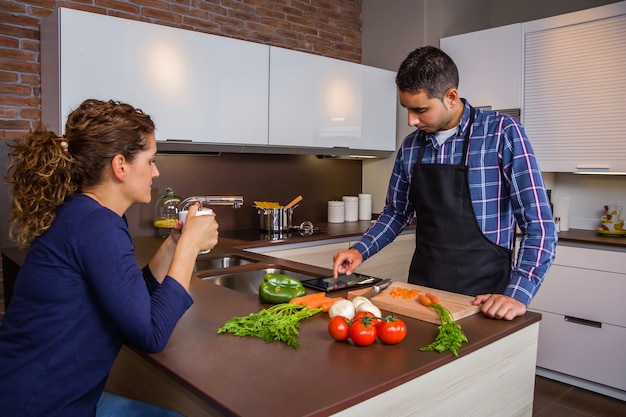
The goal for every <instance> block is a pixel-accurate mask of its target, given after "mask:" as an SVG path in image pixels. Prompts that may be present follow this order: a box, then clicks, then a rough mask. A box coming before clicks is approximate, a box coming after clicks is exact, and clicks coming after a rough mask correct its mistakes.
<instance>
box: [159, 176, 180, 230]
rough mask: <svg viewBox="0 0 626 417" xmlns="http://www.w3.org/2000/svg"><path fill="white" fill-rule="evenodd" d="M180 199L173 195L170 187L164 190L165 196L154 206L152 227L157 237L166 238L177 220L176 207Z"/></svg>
mask: <svg viewBox="0 0 626 417" xmlns="http://www.w3.org/2000/svg"><path fill="white" fill-rule="evenodd" d="M181 201H182V198H181V197H179V196H177V195H176V194H174V189H173V188H172V187H167V188H165V194H163V195H162V196H160V197H159V198H158V199H157V201H156V202H155V204H154V227H155V228H156V231H157V235H158V236H159V237H162V238H166V237H168V236H169V235H170V233H171V232H172V228H173V227H174V225H175V224H176V221H177V220H178V206H179V205H180V202H181Z"/></svg>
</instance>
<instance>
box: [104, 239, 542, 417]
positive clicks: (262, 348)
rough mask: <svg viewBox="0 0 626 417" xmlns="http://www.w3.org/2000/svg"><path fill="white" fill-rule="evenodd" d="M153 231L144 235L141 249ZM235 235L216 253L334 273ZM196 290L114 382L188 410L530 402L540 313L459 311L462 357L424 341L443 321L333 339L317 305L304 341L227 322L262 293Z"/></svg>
mask: <svg viewBox="0 0 626 417" xmlns="http://www.w3.org/2000/svg"><path fill="white" fill-rule="evenodd" d="M155 243H158V241H157V242H154V240H150V239H143V238H142V239H139V240H138V244H137V254H138V258H139V260H140V261H142V260H144V259H143V257H144V256H149V254H150V253H152V250H153V246H154V244H155ZM237 246H238V243H237V242H236V241H228V240H227V239H221V240H220V244H219V245H218V246H217V247H216V248H215V249H214V250H213V251H212V252H211V254H210V255H207V256H224V255H232V254H245V256H246V257H252V258H256V260H258V261H259V263H260V264H264V265H281V266H283V267H288V268H290V269H293V270H297V271H300V272H305V273H309V274H312V275H318V276H324V275H328V273H329V270H326V269H323V268H317V267H312V266H307V265H303V264H298V263H295V262H290V261H285V260H281V259H277V258H272V257H269V256H266V255H260V254H250V253H247V252H240V249H238V248H237ZM258 265H259V264H257V266H250V265H248V266H242V267H239V268H240V269H241V270H243V269H249V268H254V267H258ZM216 273H217V271H216ZM190 293H191V295H192V297H193V299H194V305H193V306H192V307H191V308H190V309H189V311H188V312H187V313H186V314H185V315H184V316H183V317H182V319H181V320H180V322H179V323H178V325H177V327H176V329H175V331H174V333H173V335H172V338H171V339H170V341H169V343H168V344H167V346H166V348H165V350H164V351H163V352H160V353H156V354H145V353H142V352H137V351H135V350H132V349H129V348H124V349H123V350H122V352H121V353H120V356H119V357H118V360H117V362H116V364H115V366H114V368H113V370H112V372H111V375H110V378H109V382H108V386H107V389H109V390H112V391H114V392H117V393H120V394H124V395H127V396H131V397H135V398H137V399H140V400H143V401H149V402H152V403H156V404H159V405H162V406H166V407H170V408H173V409H176V410H178V411H180V412H182V413H183V414H186V415H188V416H190V417H200V416H251V417H252V416H254V417H260V416H272V417H277V416H329V415H337V416H367V415H371V416H381V415H393V416H403V415H405V416H419V415H424V416H436V415H442V416H443V415H445V416H457V415H458V416H467V415H481V416H482V415H498V416H530V415H531V414H532V401H533V388H534V378H535V358H536V352H537V335H538V328H539V320H540V317H541V316H540V315H539V314H537V313H528V314H526V315H525V316H524V317H519V318H517V319H515V320H513V321H511V322H506V321H498V320H491V319H488V318H486V317H484V316H482V315H481V314H476V315H473V316H470V317H467V318H465V319H462V320H460V321H459V323H460V324H461V326H462V327H463V330H464V332H465V333H466V335H467V337H468V339H469V342H468V343H466V344H464V345H463V348H462V349H461V350H460V351H459V357H458V358H455V357H454V356H453V355H452V354H450V353H443V354H439V353H435V352H421V351H420V350H419V348H420V347H423V346H426V345H428V344H429V343H430V342H432V341H433V340H434V338H435V337H436V335H437V326H436V325H434V324H430V323H427V322H423V321H420V320H415V319H411V318H407V317H402V318H403V319H404V320H405V321H406V323H407V328H408V331H407V337H406V339H405V340H404V341H403V342H402V343H400V344H398V345H392V346H388V345H383V344H381V343H379V342H377V343H375V344H374V345H372V346H369V347H357V346H354V345H351V344H350V343H340V342H335V341H333V340H332V339H331V338H330V336H329V335H328V333H327V329H326V326H327V323H328V316H327V315H326V314H325V313H324V314H318V315H316V316H314V317H311V318H309V319H307V320H305V321H304V322H302V324H301V326H300V337H299V341H300V348H299V349H297V350H296V349H293V348H291V347H288V346H287V345H284V344H282V343H279V342H272V343H265V342H263V341H262V340H261V339H257V338H253V337H237V336H233V335H230V334H219V335H218V334H217V329H218V328H219V327H221V326H222V325H223V324H224V323H225V322H226V321H227V320H228V319H230V318H232V317H235V316H246V315H248V314H250V313H252V312H256V311H258V310H259V309H260V308H261V307H262V305H261V304H260V303H259V301H258V299H257V297H256V295H253V294H244V293H240V292H237V291H233V290H231V289H228V288H224V287H220V286H218V285H215V284H213V283H211V282H208V281H203V280H201V279H194V280H192V284H191V287H190ZM339 294H342V293H339ZM343 295H345V294H343ZM383 313H385V312H383Z"/></svg>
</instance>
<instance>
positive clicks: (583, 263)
mask: <svg viewBox="0 0 626 417" xmlns="http://www.w3.org/2000/svg"><path fill="white" fill-rule="evenodd" d="M554 264H555V265H565V266H572V267H576V268H587V269H594V270H597V271H607V272H615V273H618V274H625V275H626V252H614V251H609V250H601V249H587V248H577V247H573V246H564V245H559V246H558V247H557V250H556V259H555V260H554Z"/></svg>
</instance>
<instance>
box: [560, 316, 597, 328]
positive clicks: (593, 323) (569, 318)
mask: <svg viewBox="0 0 626 417" xmlns="http://www.w3.org/2000/svg"><path fill="white" fill-rule="evenodd" d="M565 321H567V322H570V323H576V324H582V325H583V326H589V327H597V328H598V329H601V328H602V323H600V322H599V321H593V320H587V319H581V318H579V317H572V316H565Z"/></svg>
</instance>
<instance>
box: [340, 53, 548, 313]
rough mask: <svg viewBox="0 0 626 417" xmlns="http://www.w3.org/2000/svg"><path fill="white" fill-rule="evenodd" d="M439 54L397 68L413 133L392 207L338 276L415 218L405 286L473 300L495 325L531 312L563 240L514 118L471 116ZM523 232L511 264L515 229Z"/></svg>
mask: <svg viewBox="0 0 626 417" xmlns="http://www.w3.org/2000/svg"><path fill="white" fill-rule="evenodd" d="M458 83H459V75H458V70H457V67H456V65H455V63H454V62H453V61H452V59H451V58H450V57H449V56H448V55H446V54H445V53H444V52H443V51H441V50H440V49H437V48H434V47H430V46H427V47H423V48H418V49H416V50H415V51H413V52H412V53H411V54H409V56H408V57H407V58H406V59H405V60H404V62H403V63H402V64H401V65H400V69H399V70H398V74H397V76H396V84H397V87H398V93H399V98H400V104H401V105H402V106H403V107H405V108H406V109H407V110H408V122H409V125H410V126H415V127H416V128H417V129H416V130H415V132H413V133H411V134H409V135H408V136H407V137H406V138H405V139H404V141H403V142H402V145H401V147H400V149H399V151H398V154H397V157H396V161H395V165H394V168H393V172H392V175H391V179H390V183H389V189H388V192H387V198H386V202H385V208H384V209H383V212H382V213H381V215H380V216H379V218H378V220H377V221H376V223H375V224H374V225H372V226H371V227H370V228H369V230H367V231H366V232H365V233H364V235H363V236H362V238H361V240H360V241H359V242H357V243H356V244H355V245H353V246H352V247H351V248H350V249H348V250H347V251H343V252H340V253H337V254H335V256H334V259H333V261H334V265H333V270H334V276H335V277H337V276H338V274H339V273H346V274H351V273H352V272H354V270H355V269H356V268H357V267H358V266H359V265H360V264H361V263H362V262H363V261H364V260H366V259H367V258H369V257H370V256H373V255H374V254H376V253H377V252H378V251H380V250H381V249H382V248H383V247H385V246H386V245H387V244H389V243H391V242H392V241H393V240H394V239H395V238H396V236H398V234H399V233H400V232H401V231H402V230H403V229H404V228H405V227H406V226H407V225H408V224H409V223H411V221H412V220H413V218H414V217H415V219H416V248H415V253H414V255H413V259H412V261H411V267H410V271H409V279H408V281H409V282H410V283H413V284H418V285H423V286H428V287H432V288H438V289H442V290H446V291H453V292H457V293H462V294H467V295H472V296H476V298H475V299H474V304H475V305H482V306H481V311H482V312H483V313H484V314H485V315H486V316H488V317H492V318H497V319H505V320H512V319H513V318H515V317H517V316H520V315H523V314H525V313H526V306H527V305H528V304H529V303H530V301H531V300H532V298H533V296H534V295H535V293H536V292H537V290H538V289H539V287H540V285H541V282H542V280H543V278H544V276H545V274H546V272H547V271H548V268H549V267H550V265H551V264H552V262H553V261H554V256H555V250H556V243H557V233H556V228H555V226H554V221H553V218H552V212H551V210H550V203H549V200H548V196H547V193H546V190H545V187H544V183H543V179H542V177H541V172H540V170H539V167H538V166H537V161H536V160H535V156H534V154H533V151H532V148H531V146H530V143H529V142H528V139H527V138H526V134H525V132H524V129H523V127H522V126H521V124H520V123H519V121H517V120H516V119H514V118H512V117H510V116H507V115H504V114H500V113H497V112H494V111H488V110H481V109H475V108H473V107H472V106H471V105H470V104H469V102H468V101H467V100H465V99H462V98H461V97H460V96H459V92H458V90H457V88H458ZM516 223H517V225H518V226H519V228H520V229H521V231H522V239H521V244H520V249H519V252H518V259H517V262H516V264H515V265H514V264H513V262H512V248H513V245H514V241H515V225H516Z"/></svg>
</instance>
